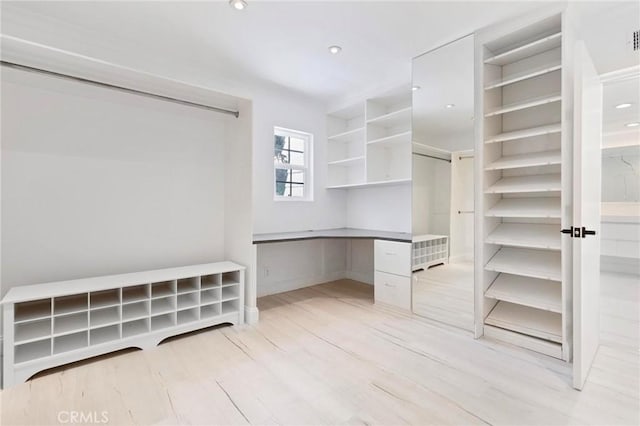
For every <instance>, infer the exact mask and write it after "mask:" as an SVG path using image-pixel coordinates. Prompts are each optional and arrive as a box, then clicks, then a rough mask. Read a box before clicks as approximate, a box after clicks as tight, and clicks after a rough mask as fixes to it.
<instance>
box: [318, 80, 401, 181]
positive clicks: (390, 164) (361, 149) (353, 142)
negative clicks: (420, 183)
mask: <svg viewBox="0 0 640 426" xmlns="http://www.w3.org/2000/svg"><path fill="white" fill-rule="evenodd" d="M327 131H328V135H329V137H328V138H327V145H328V146H327V151H328V164H327V167H328V188H355V187H365V186H375V185H390V184H404V183H409V182H411V92H410V90H408V88H406V89H405V88H402V89H398V90H393V91H390V92H387V93H385V94H383V95H380V96H377V97H373V98H370V99H367V100H365V101H363V102H360V103H357V104H354V105H351V106H349V107H346V108H343V109H340V110H338V111H334V112H331V113H330V114H328V116H327Z"/></svg>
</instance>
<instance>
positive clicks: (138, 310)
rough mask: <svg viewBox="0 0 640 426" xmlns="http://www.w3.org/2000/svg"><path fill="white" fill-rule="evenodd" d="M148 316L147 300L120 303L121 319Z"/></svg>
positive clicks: (126, 319) (127, 319)
mask: <svg viewBox="0 0 640 426" xmlns="http://www.w3.org/2000/svg"><path fill="white" fill-rule="evenodd" d="M148 316H149V301H143V302H136V303H128V304H126V305H122V320H123V321H129V320H134V319H137V318H142V317H148Z"/></svg>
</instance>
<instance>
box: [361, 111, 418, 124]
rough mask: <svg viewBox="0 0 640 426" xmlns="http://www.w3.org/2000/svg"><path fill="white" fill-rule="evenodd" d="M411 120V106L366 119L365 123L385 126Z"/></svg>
mask: <svg viewBox="0 0 640 426" xmlns="http://www.w3.org/2000/svg"><path fill="white" fill-rule="evenodd" d="M407 122H411V107H406V108H402V109H399V110H397V111H392V112H389V113H387V114H384V115H381V116H378V117H375V118H371V119H369V120H367V124H375V125H376V126H382V127H387V128H393V127H399V126H402V125H404V124H405V123H407Z"/></svg>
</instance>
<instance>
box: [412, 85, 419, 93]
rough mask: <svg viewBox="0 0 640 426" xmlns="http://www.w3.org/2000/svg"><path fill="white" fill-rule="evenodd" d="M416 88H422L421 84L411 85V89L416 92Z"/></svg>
mask: <svg viewBox="0 0 640 426" xmlns="http://www.w3.org/2000/svg"><path fill="white" fill-rule="evenodd" d="M416 90H420V86H418V85H417V84H416V85H415V86H413V87H411V91H413V92H415V91H416Z"/></svg>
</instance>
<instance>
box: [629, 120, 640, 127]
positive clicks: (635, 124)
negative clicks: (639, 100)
mask: <svg viewBox="0 0 640 426" xmlns="http://www.w3.org/2000/svg"><path fill="white" fill-rule="evenodd" d="M626 126H627V127H638V126H640V123H638V122H637V121H636V122H634V123H627V124H626Z"/></svg>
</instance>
